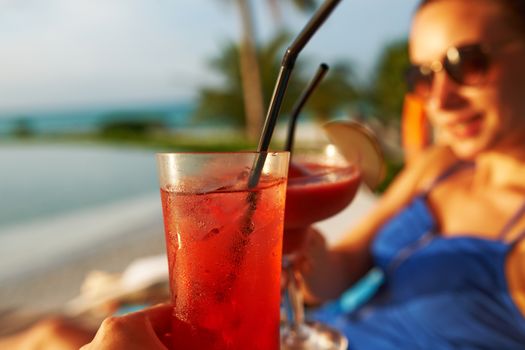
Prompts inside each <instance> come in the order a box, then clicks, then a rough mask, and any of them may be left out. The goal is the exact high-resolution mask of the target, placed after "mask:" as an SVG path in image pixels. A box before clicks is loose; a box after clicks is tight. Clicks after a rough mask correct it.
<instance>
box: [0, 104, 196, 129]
mask: <svg viewBox="0 0 525 350" xmlns="http://www.w3.org/2000/svg"><path fill="white" fill-rule="evenodd" d="M194 108H195V106H194V104H193V103H191V102H184V103H176V104H167V103H166V104H157V105H150V106H123V107H86V108H70V109H64V108H62V109H57V110H37V111H31V110H29V111H25V112H16V113H15V112H10V113H7V112H0V136H2V135H4V136H5V135H9V134H10V133H11V132H12V131H14V130H15V129H16V128H17V127H19V126H20V125H21V124H22V123H23V125H24V127H26V128H28V129H29V130H31V131H32V132H34V133H62V132H90V131H96V130H97V129H98V128H99V127H100V126H101V125H103V124H104V123H106V122H108V121H112V120H120V119H122V118H126V119H127V120H133V119H140V120H144V119H146V120H147V119H149V120H155V121H160V122H162V123H164V124H165V125H166V126H167V127H171V128H175V127H181V126H188V125H190V124H191V123H192V120H191V115H192V113H193V110H194Z"/></svg>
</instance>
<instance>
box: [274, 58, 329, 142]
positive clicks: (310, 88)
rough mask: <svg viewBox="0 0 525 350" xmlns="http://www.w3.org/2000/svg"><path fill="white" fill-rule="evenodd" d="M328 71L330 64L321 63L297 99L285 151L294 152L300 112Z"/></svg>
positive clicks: (289, 125)
mask: <svg viewBox="0 0 525 350" xmlns="http://www.w3.org/2000/svg"><path fill="white" fill-rule="evenodd" d="M327 71H328V65H327V64H326V63H321V64H320V65H319V68H317V72H316V73H315V76H314V77H313V78H312V80H311V81H310V83H309V84H308V85H307V86H306V88H305V89H304V90H303V92H302V94H301V96H300V97H299V100H297V102H296V103H295V105H294V107H293V109H292V115H291V116H290V121H289V122H288V134H287V135H286V143H285V146H284V150H285V151H288V152H292V148H293V143H294V140H295V127H296V125H297V118H298V117H299V114H300V113H301V110H302V109H303V107H304V105H305V103H306V101H308V99H309V98H310V95H312V92H314V90H315V89H316V88H317V86H318V85H319V83H320V82H321V80H323V78H324V76H325V75H326V72H327Z"/></svg>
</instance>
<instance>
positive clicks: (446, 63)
mask: <svg viewBox="0 0 525 350" xmlns="http://www.w3.org/2000/svg"><path fill="white" fill-rule="evenodd" d="M490 63H491V57H490V50H489V49H488V47H486V46H484V45H481V44H473V45H465V46H460V47H451V48H449V49H448V50H447V52H446V54H445V55H444V57H443V58H442V59H441V60H440V61H434V62H432V63H430V64H423V65H411V66H410V67H409V68H408V70H407V72H406V81H407V84H408V88H409V91H411V92H413V93H415V94H416V95H418V96H420V97H423V98H427V97H428V96H429V95H430V91H431V89H432V83H433V81H434V76H435V75H436V74H437V73H439V72H441V71H442V70H444V71H445V72H446V73H447V74H448V76H449V78H450V79H452V80H453V81H454V82H456V83H457V84H459V85H466V86H479V85H482V84H483V83H484V82H485V79H486V76H487V72H488V71H489V68H490Z"/></svg>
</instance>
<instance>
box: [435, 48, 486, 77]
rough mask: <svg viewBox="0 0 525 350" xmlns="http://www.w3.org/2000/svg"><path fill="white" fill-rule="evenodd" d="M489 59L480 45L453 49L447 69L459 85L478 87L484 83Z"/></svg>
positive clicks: (446, 65)
mask: <svg viewBox="0 0 525 350" xmlns="http://www.w3.org/2000/svg"><path fill="white" fill-rule="evenodd" d="M488 66H489V58H488V56H487V54H486V53H485V52H484V51H483V48H482V47H481V46H479V45H471V46H465V47H461V48H458V49H451V50H449V52H448V53H447V59H446V60H445V69H446V70H447V72H448V73H449V74H450V76H451V77H452V78H453V79H454V80H455V81H456V82H457V83H459V84H465V85H478V84H481V83H483V82H484V80H485V76H486V74H487V70H488Z"/></svg>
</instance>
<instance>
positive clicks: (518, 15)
mask: <svg viewBox="0 0 525 350" xmlns="http://www.w3.org/2000/svg"><path fill="white" fill-rule="evenodd" d="M438 1H444V0H421V1H420V3H419V5H418V7H417V10H420V9H421V8H422V7H424V6H426V5H428V4H431V3H434V2H438ZM458 1H461V0H458ZM476 1H480V0H476ZM486 1H491V2H493V3H496V4H497V5H498V6H500V7H501V9H502V10H503V13H504V15H505V16H506V17H507V19H508V21H509V22H508V23H509V24H510V25H511V26H512V27H513V28H514V29H516V30H517V31H519V32H521V34H522V36H523V37H524V38H525V0H486Z"/></svg>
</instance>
